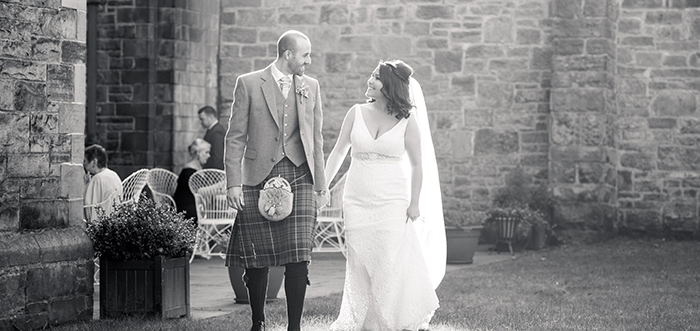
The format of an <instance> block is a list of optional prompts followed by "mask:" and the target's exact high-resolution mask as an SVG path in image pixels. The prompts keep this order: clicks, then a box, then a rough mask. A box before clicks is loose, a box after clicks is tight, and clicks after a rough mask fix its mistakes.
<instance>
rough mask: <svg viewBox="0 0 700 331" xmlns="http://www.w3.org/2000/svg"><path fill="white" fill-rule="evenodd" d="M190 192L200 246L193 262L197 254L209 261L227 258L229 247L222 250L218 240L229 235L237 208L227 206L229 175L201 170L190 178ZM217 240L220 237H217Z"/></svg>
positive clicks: (195, 249) (196, 249)
mask: <svg viewBox="0 0 700 331" xmlns="http://www.w3.org/2000/svg"><path fill="white" fill-rule="evenodd" d="M188 184H189V187H190V191H192V194H193V195H194V199H195V203H196V205H197V207H196V208H197V218H198V220H197V222H198V231H197V243H196V244H195V247H194V251H193V252H192V257H191V258H190V262H191V261H192V259H193V258H194V256H195V255H199V256H202V257H204V258H206V259H210V258H211V257H212V256H219V257H221V258H224V257H225V256H226V253H225V250H226V247H219V252H214V251H215V250H216V248H217V247H218V246H219V244H218V243H217V239H220V238H221V236H228V233H230V231H231V227H232V226H233V222H234V221H235V219H236V212H237V211H236V209H234V208H231V207H229V206H228V202H227V199H226V173H225V172H224V171H223V170H219V169H202V170H199V171H197V172H195V173H194V174H192V176H191V177H190V180H189V183H188ZM217 237H218V238H217Z"/></svg>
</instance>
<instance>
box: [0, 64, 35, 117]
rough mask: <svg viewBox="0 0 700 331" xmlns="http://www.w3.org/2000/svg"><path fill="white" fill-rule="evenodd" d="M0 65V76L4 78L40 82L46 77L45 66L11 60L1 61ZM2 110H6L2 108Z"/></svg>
mask: <svg viewBox="0 0 700 331" xmlns="http://www.w3.org/2000/svg"><path fill="white" fill-rule="evenodd" d="M0 63H2V68H0V74H2V76H3V77H5V78H11V79H25V80H33V81H42V80H44V79H45V77H46V64H43V63H38V62H33V61H22V60H11V59H3V60H2V61H0ZM7 83H10V81H7ZM8 92H9V91H8ZM8 104H11V103H8ZM3 109H7V108H4V107H3Z"/></svg>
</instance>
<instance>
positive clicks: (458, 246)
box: [445, 226, 482, 264]
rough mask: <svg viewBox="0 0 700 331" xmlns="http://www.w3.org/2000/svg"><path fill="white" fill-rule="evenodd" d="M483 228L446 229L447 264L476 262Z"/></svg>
mask: <svg viewBox="0 0 700 331" xmlns="http://www.w3.org/2000/svg"><path fill="white" fill-rule="evenodd" d="M481 229H482V227H480V226H478V227H469V228H457V227H449V226H448V227H445V234H446V236H447V263H449V264H468V263H472V262H474V253H476V248H477V247H478V246H479V236H480V235H481Z"/></svg>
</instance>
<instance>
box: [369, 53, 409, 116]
mask: <svg viewBox="0 0 700 331" xmlns="http://www.w3.org/2000/svg"><path fill="white" fill-rule="evenodd" d="M411 75H413V68H411V67H410V66H409V65H408V64H406V63H404V62H403V61H401V60H385V61H384V60H383V61H380V62H379V80H380V81H381V82H382V85H383V87H382V94H383V95H384V97H385V98H386V100H387V103H386V104H387V106H386V108H387V111H388V112H389V114H395V116H396V118H398V119H402V118H408V117H409V116H411V108H413V105H412V104H411V95H410V93H409V88H408V85H409V79H410V78H411ZM373 101H374V100H370V102H373Z"/></svg>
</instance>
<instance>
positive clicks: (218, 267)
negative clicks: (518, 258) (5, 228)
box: [94, 246, 511, 319]
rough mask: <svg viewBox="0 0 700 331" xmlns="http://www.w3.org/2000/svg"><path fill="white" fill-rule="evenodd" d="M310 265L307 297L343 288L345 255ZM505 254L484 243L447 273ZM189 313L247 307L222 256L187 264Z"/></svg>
mask: <svg viewBox="0 0 700 331" xmlns="http://www.w3.org/2000/svg"><path fill="white" fill-rule="evenodd" d="M312 259H313V261H312V263H311V264H310V265H309V274H310V275H309V278H310V279H311V284H312V285H311V286H310V287H309V288H308V289H307V292H306V293H307V298H313V297H320V296H325V295H328V294H330V293H334V292H341V291H342V290H343V282H344V280H345V258H344V257H343V255H342V254H340V253H314V255H313V257H312ZM510 259H511V257H510V255H509V254H507V253H505V254H504V253H501V254H497V253H493V252H490V251H488V247H487V246H480V247H479V250H478V251H477V252H476V254H474V262H473V263H471V264H448V265H447V272H449V271H452V270H457V269H462V268H470V267H473V266H477V265H483V264H488V263H493V262H499V261H507V260H510ZM190 296H191V301H190V315H191V318H193V319H201V318H208V317H214V316H219V315H224V314H228V313H230V312H232V311H233V310H235V309H247V307H248V305H247V304H237V303H235V302H234V294H233V289H232V288H231V283H230V282H229V279H228V272H227V269H226V267H225V266H224V260H223V259H221V258H218V257H217V258H212V259H210V260H206V259H201V258H196V259H195V260H194V261H192V264H191V265H190ZM278 297H279V298H281V299H283V298H284V286H283V287H282V289H280V292H279V295H278ZM98 316H99V288H98V287H97V286H96V287H95V313H94V318H95V319H97V318H98Z"/></svg>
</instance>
